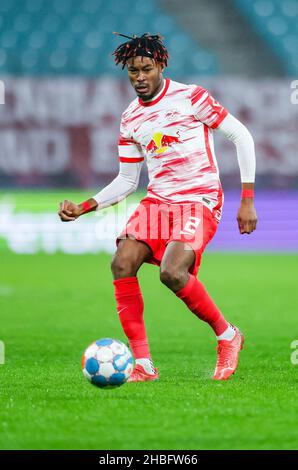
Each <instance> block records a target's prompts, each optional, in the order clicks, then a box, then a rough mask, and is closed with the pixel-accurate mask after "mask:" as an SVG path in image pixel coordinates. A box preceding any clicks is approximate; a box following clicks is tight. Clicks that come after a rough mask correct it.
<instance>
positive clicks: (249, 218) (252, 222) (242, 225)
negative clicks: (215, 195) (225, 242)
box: [237, 199, 258, 234]
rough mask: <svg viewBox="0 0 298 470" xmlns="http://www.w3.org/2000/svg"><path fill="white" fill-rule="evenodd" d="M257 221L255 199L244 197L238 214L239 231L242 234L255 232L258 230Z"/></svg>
mask: <svg viewBox="0 0 298 470" xmlns="http://www.w3.org/2000/svg"><path fill="white" fill-rule="evenodd" d="M257 221H258V219H257V213H256V209H255V207H254V203H253V201H252V200H250V199H247V200H246V199H243V200H242V201H241V205H240V208H239V210H238V214H237V222H238V227H239V232H240V233H241V234H244V233H248V234H249V233H251V232H253V231H254V230H256V227H257Z"/></svg>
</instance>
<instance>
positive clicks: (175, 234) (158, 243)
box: [116, 197, 218, 275]
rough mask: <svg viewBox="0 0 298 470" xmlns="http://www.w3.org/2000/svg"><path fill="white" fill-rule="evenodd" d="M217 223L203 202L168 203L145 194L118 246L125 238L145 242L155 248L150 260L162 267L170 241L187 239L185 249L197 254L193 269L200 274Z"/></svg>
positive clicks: (151, 248) (191, 269)
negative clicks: (204, 253)
mask: <svg viewBox="0 0 298 470" xmlns="http://www.w3.org/2000/svg"><path fill="white" fill-rule="evenodd" d="M217 226H218V222H217V220H216V219H215V218H214V217H213V216H212V213H211V211H210V210H209V209H208V208H207V207H206V206H204V205H203V204H202V203H195V202H191V203H184V204H167V203H164V202H162V201H159V200H158V199H151V198H149V197H145V198H144V199H142V201H141V202H140V204H139V205H138V207H137V208H136V210H135V212H134V213H133V214H132V215H131V217H130V218H129V220H128V222H127V224H126V227H125V228H124V230H123V231H122V232H121V233H120V235H119V236H118V237H117V240H116V244H117V246H118V243H119V241H120V240H121V239H125V238H134V239H136V240H138V241H141V242H143V243H145V244H146V245H147V246H148V247H149V248H150V250H151V254H152V256H151V258H150V259H149V260H148V261H147V262H148V263H151V264H155V265H157V266H160V264H161V261H162V258H163V255H164V252H165V250H166V247H167V244H168V243H170V242H171V241H179V242H183V243H185V244H186V245H185V249H189V250H193V251H194V253H195V262H194V264H193V265H192V267H191V268H190V269H189V272H190V273H191V274H194V275H197V273H198V269H199V266H200V262H201V257H202V253H203V251H204V249H205V247H206V245H207V243H208V242H209V241H210V240H211V239H212V238H213V236H214V234H215V232H216V229H217Z"/></svg>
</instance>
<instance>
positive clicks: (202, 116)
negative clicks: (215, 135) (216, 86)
mask: <svg viewBox="0 0 298 470" xmlns="http://www.w3.org/2000/svg"><path fill="white" fill-rule="evenodd" d="M190 100H191V105H192V109H193V113H194V116H195V118H196V119H197V120H198V121H201V122H203V123H204V124H206V125H207V126H208V127H211V128H212V129H216V128H217V127H218V126H219V124H220V123H221V122H222V121H223V120H224V118H225V117H226V116H227V115H228V110H227V109H226V108H224V107H223V106H222V105H221V104H220V103H219V102H218V101H216V100H215V99H214V98H213V96H211V95H210V93H209V91H208V90H206V89H205V88H203V87H200V86H196V87H193V88H192V90H191V96H190Z"/></svg>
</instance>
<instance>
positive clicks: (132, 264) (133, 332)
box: [111, 238, 157, 380]
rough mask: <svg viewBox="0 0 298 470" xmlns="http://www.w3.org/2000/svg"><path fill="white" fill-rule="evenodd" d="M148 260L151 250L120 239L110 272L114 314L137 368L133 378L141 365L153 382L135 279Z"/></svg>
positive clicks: (151, 366)
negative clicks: (117, 315)
mask: <svg viewBox="0 0 298 470" xmlns="http://www.w3.org/2000/svg"><path fill="white" fill-rule="evenodd" d="M150 257H151V251H150V248H149V247H148V246H147V245H146V244H145V243H143V242H140V241H137V240H134V239H130V238H126V239H122V240H120V241H119V244H118V248H117V251H116V253H115V255H114V257H113V260H112V264H111V269H112V273H113V277H114V281H113V283H114V288H115V297H116V304H117V311H118V314H119V318H120V322H121V325H122V328H123V331H124V333H125V334H126V336H127V338H128V341H129V344H130V347H131V350H132V352H133V355H134V357H135V360H136V365H137V367H136V369H135V371H134V372H133V374H132V375H133V376H135V375H136V374H137V373H138V369H139V368H140V367H141V366H142V368H144V370H145V372H147V374H150V379H152V378H157V376H156V371H155V369H154V367H153V364H152V360H151V356H150V351H149V345H148V339H147V335H146V329H145V324H144V318H143V312H144V302H143V296H142V292H141V289H140V286H139V282H138V278H137V272H138V270H139V268H140V266H141V265H142V264H143V263H144V262H145V261H147V260H148V259H150ZM147 380H148V379H147Z"/></svg>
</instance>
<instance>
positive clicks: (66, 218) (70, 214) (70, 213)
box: [58, 200, 82, 222]
mask: <svg viewBox="0 0 298 470" xmlns="http://www.w3.org/2000/svg"><path fill="white" fill-rule="evenodd" d="M81 214H82V211H81V209H80V207H79V206H78V205H77V204H74V203H73V202H71V201H67V200H65V201H63V202H60V210H59V212H58V215H59V217H60V219H61V220H62V222H71V221H73V220H76V219H77V218H78V217H79V216H80V215H81Z"/></svg>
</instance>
